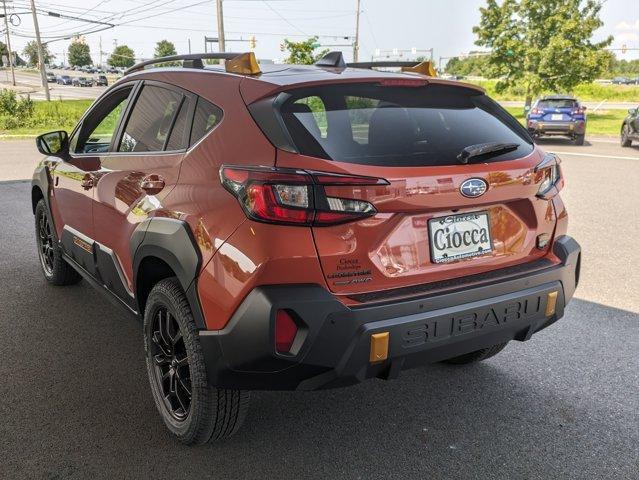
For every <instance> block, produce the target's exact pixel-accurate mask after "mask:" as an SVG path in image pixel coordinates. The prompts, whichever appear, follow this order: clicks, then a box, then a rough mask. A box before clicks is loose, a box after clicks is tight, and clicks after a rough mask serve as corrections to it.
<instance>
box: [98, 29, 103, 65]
mask: <svg viewBox="0 0 639 480" xmlns="http://www.w3.org/2000/svg"><path fill="white" fill-rule="evenodd" d="M98 68H102V35H100V63H99V64H98Z"/></svg>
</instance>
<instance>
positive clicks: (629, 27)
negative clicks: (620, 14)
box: [615, 18, 639, 31]
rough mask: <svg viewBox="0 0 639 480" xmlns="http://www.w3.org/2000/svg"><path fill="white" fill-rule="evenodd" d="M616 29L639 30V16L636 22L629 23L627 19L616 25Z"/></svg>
mask: <svg viewBox="0 0 639 480" xmlns="http://www.w3.org/2000/svg"><path fill="white" fill-rule="evenodd" d="M615 29H616V30H637V31H639V18H638V19H637V20H635V22H634V23H628V22H626V21H625V20H624V21H623V22H621V23H619V24H617V26H616V27H615Z"/></svg>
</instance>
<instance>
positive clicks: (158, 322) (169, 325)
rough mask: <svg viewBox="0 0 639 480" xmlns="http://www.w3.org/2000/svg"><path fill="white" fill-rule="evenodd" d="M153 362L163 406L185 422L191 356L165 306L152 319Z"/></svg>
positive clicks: (174, 320) (187, 411)
mask: <svg viewBox="0 0 639 480" xmlns="http://www.w3.org/2000/svg"><path fill="white" fill-rule="evenodd" d="M151 360H152V362H153V369H154V372H155V381H156V384H157V386H158V388H159V390H160V392H161V394H162V399H163V402H164V406H165V407H166V409H167V410H168V412H169V413H170V414H171V416H172V417H173V418H174V419H175V420H178V421H184V420H185V419H186V418H187V417H188V415H189V412H190V409H191V397H192V385H191V373H190V368H189V357H188V354H187V352H186V346H185V344H184V338H183V337H182V332H181V331H180V327H179V325H178V323H177V320H176V319H175V317H174V316H173V315H171V313H170V312H169V311H168V309H167V308H166V307H160V308H158V309H157V310H156V312H155V315H154V317H153V327H152V331H151Z"/></svg>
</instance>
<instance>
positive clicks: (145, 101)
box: [118, 85, 183, 152]
mask: <svg viewBox="0 0 639 480" xmlns="http://www.w3.org/2000/svg"><path fill="white" fill-rule="evenodd" d="M182 97H183V95H182V94H180V93H178V92H175V91H173V90H168V89H166V88H162V87H156V86H154V85H146V86H144V87H143V89H142V92H141V93H140V96H139V97H138V99H137V101H136V102H135V105H134V106H133V111H132V112H131V115H130V116H129V120H128V122H127V125H126V127H125V129H124V133H123V134H122V140H121V141H120V148H119V149H118V151H120V152H158V151H161V150H162V149H163V148H164V143H165V142H166V139H167V136H168V134H169V131H170V129H171V126H172V125H173V119H174V118H175V115H176V114H177V112H178V109H179V107H180V103H181V102H182Z"/></svg>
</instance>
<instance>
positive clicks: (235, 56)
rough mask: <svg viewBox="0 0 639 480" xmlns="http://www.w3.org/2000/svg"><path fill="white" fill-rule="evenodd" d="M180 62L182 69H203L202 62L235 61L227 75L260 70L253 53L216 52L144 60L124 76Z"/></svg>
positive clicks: (125, 72)
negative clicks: (166, 63) (148, 67)
mask: <svg viewBox="0 0 639 480" xmlns="http://www.w3.org/2000/svg"><path fill="white" fill-rule="evenodd" d="M179 60H181V61H182V67H184V68H204V63H203V62H202V60H231V61H232V60H236V61H235V62H228V63H231V65H230V66H231V69H229V65H228V63H227V67H226V71H227V72H229V73H243V74H248V75H255V74H258V73H261V72H260V68H259V67H258V65H257V60H256V59H255V54H254V53H253V52H247V53H231V52H216V53H189V54H186V55H170V56H168V57H159V58H153V59H151V60H145V61H144V62H140V63H136V64H135V65H133V66H132V67H131V68H129V69H128V70H125V71H124V75H128V74H130V73H133V72H137V71H139V70H143V69H144V67H146V66H148V65H155V64H157V63H165V62H175V61H179Z"/></svg>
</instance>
